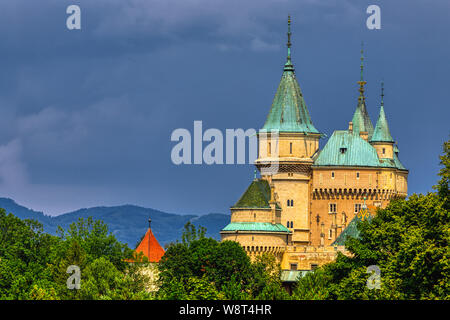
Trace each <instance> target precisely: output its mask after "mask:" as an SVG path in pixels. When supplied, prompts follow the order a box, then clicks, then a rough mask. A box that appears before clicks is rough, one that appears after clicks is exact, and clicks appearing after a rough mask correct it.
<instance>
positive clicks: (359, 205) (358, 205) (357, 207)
mask: <svg viewBox="0 0 450 320" xmlns="http://www.w3.org/2000/svg"><path fill="white" fill-rule="evenodd" d="M360 210H361V203H355V213H358V212H359V211H360Z"/></svg>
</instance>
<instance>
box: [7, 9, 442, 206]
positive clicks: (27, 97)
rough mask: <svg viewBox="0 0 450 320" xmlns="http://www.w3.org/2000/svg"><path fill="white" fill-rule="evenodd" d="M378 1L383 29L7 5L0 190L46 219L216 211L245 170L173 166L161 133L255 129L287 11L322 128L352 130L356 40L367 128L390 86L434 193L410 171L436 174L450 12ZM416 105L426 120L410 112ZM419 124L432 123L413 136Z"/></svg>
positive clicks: (196, 13)
mask: <svg viewBox="0 0 450 320" xmlns="http://www.w3.org/2000/svg"><path fill="white" fill-rule="evenodd" d="M379 3H380V6H381V7H382V15H383V16H382V17H383V20H382V23H383V29H382V30H380V31H368V30H367V29H366V28H365V18H366V17H367V15H366V13H365V8H366V7H367V6H368V5H369V4H372V3H371V2H370V1H367V2H365V1H337V0H335V1H330V0H307V1H294V0H292V1H288V0H283V1H281V0H279V1H275V0H259V1H236V0H228V1H225V0H223V1H222V0H220V1H219V0H217V1H211V0H165V1H162V0H161V1H148V0H96V1H91V0H89V1H87V0H82V1H75V0H73V1H69V0H40V1H33V2H31V1H29V0H14V1H7V2H6V1H2V2H1V4H0V9H1V10H0V30H2V31H1V32H0V61H1V62H0V63H1V71H0V108H1V111H0V192H1V194H0V195H1V196H10V197H13V198H14V199H16V200H18V201H20V202H22V203H24V204H25V205H29V206H31V207H33V208H35V209H40V210H44V211H46V212H49V213H59V212H61V211H64V210H69V209H75V208H78V207H82V206H91V205H100V204H120V203H126V202H127V203H136V204H141V205H146V206H151V207H156V208H159V209H162V210H170V211H177V212H181V213H183V212H208V211H220V212H225V211H226V210H227V206H228V205H231V204H232V203H233V201H234V200H236V198H237V197H238V196H239V195H240V193H241V192H242V191H243V189H244V188H245V185H246V184H247V183H248V181H249V179H251V177H252V171H253V169H252V168H251V166H222V167H218V166H213V167H207V166H187V167H183V166H182V167H177V166H174V165H173V164H172V163H171V161H170V151H171V147H172V146H173V143H171V142H170V134H171V132H172V131H173V130H174V129H176V128H180V127H182V128H187V129H191V128H192V123H193V121H194V120H203V121H204V127H205V128H208V127H215V128H219V129H222V130H224V129H226V128H238V127H242V128H250V127H254V128H257V127H259V126H261V125H262V123H263V122H264V120H265V117H266V114H267V112H268V110H269V107H270V104H271V100H272V98H273V93H274V90H275V88H276V85H277V82H278V80H279V77H280V67H281V65H282V64H283V62H284V56H285V48H284V45H285V42H286V26H285V25H286V15H287V14H288V13H289V14H291V15H292V16H293V19H294V22H293V32H294V35H293V43H294V45H293V57H294V63H295V64H296V66H297V75H298V77H299V81H300V85H301V87H302V89H303V91H304V94H305V96H306V100H307V103H308V106H309V109H310V112H311V115H312V118H313V121H314V123H315V125H316V127H318V128H319V129H320V130H322V131H324V132H326V133H327V134H331V133H332V131H333V130H335V129H342V128H344V127H345V126H346V123H347V122H348V121H349V118H350V117H351V114H352V112H353V110H354V106H355V100H356V97H355V95H356V94H357V91H356V87H355V81H356V80H357V77H358V64H359V60H358V59H359V56H358V55H359V43H360V41H361V40H362V39H365V40H366V43H367V55H368V58H367V77H368V79H369V85H368V99H369V103H370V104H369V112H370V115H371V116H372V120H373V121H374V122H375V121H376V117H377V113H378V108H377V104H378V83H377V81H379V80H381V78H382V77H385V80H386V86H387V88H386V93H387V96H386V105H387V106H386V109H387V111H386V112H387V114H388V120H389V123H390V125H391V131H392V132H393V135H394V137H395V139H397V140H398V141H399V143H400V150H401V152H402V153H401V158H402V160H403V161H404V162H405V165H407V166H408V167H409V168H410V169H411V170H412V173H411V179H410V181H411V183H410V187H411V188H412V189H413V191H424V190H427V189H428V188H429V186H430V185H432V184H433V183H434V180H435V179H434V177H431V178H426V179H425V180H423V178H424V177H425V176H426V175H427V174H425V173H424V174H420V169H419V165H418V163H420V165H422V163H428V164H430V165H431V166H433V167H432V168H431V169H430V170H434V171H436V162H437V160H436V159H437V154H438V153H439V144H440V142H441V140H443V139H444V138H445V137H443V135H445V130H447V129H446V128H443V126H444V127H445V124H443V122H442V117H440V116H439V115H438V114H439V112H438V110H440V109H439V108H442V106H439V105H438V104H439V103H443V101H444V98H443V97H444V96H443V94H442V93H441V91H440V90H439V89H443V83H445V82H442V81H439V79H441V80H443V79H444V74H448V73H446V72H445V71H446V70H447V71H449V70H448V66H445V65H443V64H441V63H439V59H442V58H443V57H448V53H449V47H448V43H447V44H445V43H443V42H442V39H441V36H443V35H444V34H445V33H444V32H445V30H447V31H448V29H449V23H448V22H447V20H446V18H445V14H443V13H442V12H445V10H447V12H448V9H449V5H448V4H447V3H446V2H444V1H436V2H435V3H434V6H433V8H431V7H427V6H426V5H424V4H421V2H420V1H397V2H396V3H395V4H393V3H392V2H388V1H379ZM71 4H77V5H79V6H80V7H81V12H82V30H81V31H69V30H67V28H66V27H65V23H66V21H65V20H66V18H67V14H66V13H65V11H66V8H67V6H68V5H71ZM377 32H378V33H377ZM436 48H439V50H437V49H436ZM445 68H447V69H445ZM431 82H432V84H431ZM443 91H445V90H443ZM411 92H414V93H415V95H414V96H412V95H411ZM431 94H433V95H431ZM430 97H431V98H430ZM389 100H390V101H389ZM388 102H390V103H391V106H389V105H388ZM424 103H425V104H427V107H428V110H429V111H430V112H432V115H431V116H430V118H427V119H426V120H424V119H423V118H424V117H423V116H421V115H420V114H419V111H416V110H419V109H420V107H421V106H423V104H424ZM405 109H408V112H406V111H405ZM443 112H447V115H448V111H443ZM405 119H406V120H407V121H405ZM418 121H428V122H427V123H425V124H422V125H425V126H427V127H428V128H430V129H428V130H427V131H426V132H425V133H423V132H422V134H418V133H415V131H414V132H411V129H409V128H411V125H410V124H411V123H417V122H418ZM406 122H407V123H408V126H407V125H405V124H404V123H406ZM443 132H444V134H443ZM431 136H433V137H434V136H436V142H435V143H433V144H431V145H429V146H428V148H429V149H428V151H427V152H425V153H424V154H421V157H422V158H420V157H419V158H420V160H417V162H415V160H413V155H414V152H413V148H412V147H411V145H412V142H411V139H412V138H413V139H415V141H418V143H420V142H421V143H422V144H425V141H428V140H429V138H430V137H431ZM417 139H419V140H417ZM439 139H441V140H439ZM322 146H323V143H322ZM416 158H417V157H415V158H414V159H416ZM428 175H429V174H428ZM414 177H417V178H414ZM414 179H417V180H416V182H415V184H414ZM418 180H421V181H426V182H423V183H422V182H421V183H419V182H418Z"/></svg>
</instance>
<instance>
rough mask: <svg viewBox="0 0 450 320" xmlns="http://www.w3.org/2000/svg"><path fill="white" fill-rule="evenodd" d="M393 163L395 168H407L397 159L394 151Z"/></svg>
mask: <svg viewBox="0 0 450 320" xmlns="http://www.w3.org/2000/svg"><path fill="white" fill-rule="evenodd" d="M394 152H395V150H394ZM397 152H398V149H397ZM394 163H395V167H396V168H397V169H400V170H407V169H406V168H405V167H404V166H403V164H402V163H401V162H400V160H399V159H398V156H397V155H396V154H395V153H394Z"/></svg>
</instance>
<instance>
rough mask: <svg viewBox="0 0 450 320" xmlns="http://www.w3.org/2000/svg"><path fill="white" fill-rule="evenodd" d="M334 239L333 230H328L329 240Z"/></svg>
mask: <svg viewBox="0 0 450 320" xmlns="http://www.w3.org/2000/svg"><path fill="white" fill-rule="evenodd" d="M332 238H333V229H329V230H328V239H332Z"/></svg>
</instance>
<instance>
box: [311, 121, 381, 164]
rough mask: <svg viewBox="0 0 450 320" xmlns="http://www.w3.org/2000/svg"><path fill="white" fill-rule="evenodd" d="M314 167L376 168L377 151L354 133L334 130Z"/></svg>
mask: <svg viewBox="0 0 450 320" xmlns="http://www.w3.org/2000/svg"><path fill="white" fill-rule="evenodd" d="M314 165H315V166H363V167H378V166H380V162H379V160H378V155H377V151H376V150H375V148H374V147H372V146H371V145H370V144H369V143H368V142H367V141H365V140H364V139H362V138H361V137H360V136H359V134H356V132H353V133H350V132H349V131H347V130H336V131H334V132H333V135H332V136H331V137H330V139H329V140H328V142H327V144H326V145H325V147H324V148H323V150H322V151H321V152H320V154H319V156H318V157H317V159H316V160H315V161H314Z"/></svg>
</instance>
